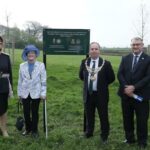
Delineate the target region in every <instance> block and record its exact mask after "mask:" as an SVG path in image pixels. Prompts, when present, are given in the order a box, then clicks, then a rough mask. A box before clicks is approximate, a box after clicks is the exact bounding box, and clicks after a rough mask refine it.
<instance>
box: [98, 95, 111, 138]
mask: <svg viewBox="0 0 150 150" xmlns="http://www.w3.org/2000/svg"><path fill="white" fill-rule="evenodd" d="M95 99H96V107H97V110H98V115H99V119H100V126H101V134H100V135H101V138H102V140H103V141H106V140H107V138H108V135H109V119H108V101H107V100H106V99H102V98H99V97H98V95H97V96H96V98H95Z"/></svg>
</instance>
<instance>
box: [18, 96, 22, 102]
mask: <svg viewBox="0 0 150 150" xmlns="http://www.w3.org/2000/svg"><path fill="white" fill-rule="evenodd" d="M18 101H19V103H21V104H22V97H21V96H19V97H18Z"/></svg>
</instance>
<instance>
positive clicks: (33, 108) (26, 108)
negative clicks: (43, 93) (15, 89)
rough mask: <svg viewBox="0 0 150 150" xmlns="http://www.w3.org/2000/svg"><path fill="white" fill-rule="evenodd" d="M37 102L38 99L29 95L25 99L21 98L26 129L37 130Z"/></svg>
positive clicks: (38, 102)
mask: <svg viewBox="0 0 150 150" xmlns="http://www.w3.org/2000/svg"><path fill="white" fill-rule="evenodd" d="M39 104H40V99H32V98H31V97H30V96H28V97H27V98H26V99H23V112H24V118H25V126H26V130H27V131H32V132H37V131H38V120H39V114H38V111H39ZM30 114H31V116H30Z"/></svg>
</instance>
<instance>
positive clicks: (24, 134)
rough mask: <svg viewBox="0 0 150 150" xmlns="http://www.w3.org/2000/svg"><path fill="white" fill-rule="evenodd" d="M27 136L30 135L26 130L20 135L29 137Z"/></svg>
mask: <svg viewBox="0 0 150 150" xmlns="http://www.w3.org/2000/svg"><path fill="white" fill-rule="evenodd" d="M29 134H30V131H26V130H25V131H24V132H23V133H22V135H23V136H26V135H29Z"/></svg>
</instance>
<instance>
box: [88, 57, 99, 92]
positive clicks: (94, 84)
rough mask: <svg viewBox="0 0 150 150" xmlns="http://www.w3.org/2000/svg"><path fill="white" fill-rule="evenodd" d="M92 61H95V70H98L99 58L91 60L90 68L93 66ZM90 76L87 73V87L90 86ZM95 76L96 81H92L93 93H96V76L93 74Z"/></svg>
mask: <svg viewBox="0 0 150 150" xmlns="http://www.w3.org/2000/svg"><path fill="white" fill-rule="evenodd" d="M93 61H95V68H98V63H99V57H98V58H97V59H92V58H91V62H90V68H92V66H93ZM90 76H91V74H90V73H89V76H88V86H89V84H90ZM95 76H96V80H94V81H93V91H97V74H95Z"/></svg>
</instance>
